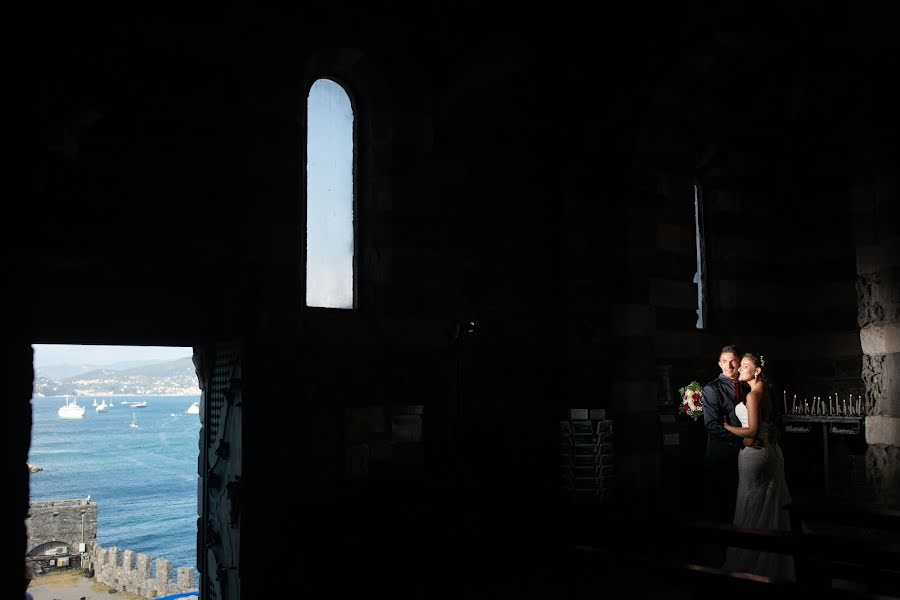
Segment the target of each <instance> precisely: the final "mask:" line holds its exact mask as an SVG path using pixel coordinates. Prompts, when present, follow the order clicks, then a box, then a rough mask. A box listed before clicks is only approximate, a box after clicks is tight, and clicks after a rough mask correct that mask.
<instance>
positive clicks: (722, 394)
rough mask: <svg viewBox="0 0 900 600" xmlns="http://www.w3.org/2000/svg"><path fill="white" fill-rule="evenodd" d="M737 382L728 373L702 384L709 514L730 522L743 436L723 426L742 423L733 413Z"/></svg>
mask: <svg viewBox="0 0 900 600" xmlns="http://www.w3.org/2000/svg"><path fill="white" fill-rule="evenodd" d="M736 403H737V400H736V399H735V388H734V382H732V380H731V379H729V378H728V377H726V376H725V375H719V377H718V378H716V379H714V380H713V381H710V382H709V383H707V384H706V385H705V386H703V423H704V425H706V455H705V457H704V471H705V475H706V501H707V507H706V510H707V512H706V514H707V517H708V518H709V519H710V520H714V521H720V522H723V523H731V522H732V521H733V519H734V503H735V496H736V495H737V485H738V467H737V457H738V453H739V452H740V451H741V448H743V447H744V440H743V438H741V437H740V436H737V435H735V434H733V433H731V432H730V431H728V430H726V429H725V428H724V427H722V424H723V423H727V424H729V425H733V426H736V427H740V425H741V422H740V420H739V419H738V418H737V417H736V416H735V414H734V405H735V404H736Z"/></svg>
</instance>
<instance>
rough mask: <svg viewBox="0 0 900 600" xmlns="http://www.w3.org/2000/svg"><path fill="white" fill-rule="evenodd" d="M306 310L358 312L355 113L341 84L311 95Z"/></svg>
mask: <svg viewBox="0 0 900 600" xmlns="http://www.w3.org/2000/svg"><path fill="white" fill-rule="evenodd" d="M308 110H309V119H308V122H307V135H308V138H307V146H306V185H307V190H306V194H307V205H306V236H307V237H306V252H307V254H306V304H307V306H327V307H329V308H353V107H352V105H351V104H350V98H349V96H347V92H345V91H344V88H342V87H341V86H340V85H339V84H337V83H335V82H334V81H331V80H330V79H319V80H318V81H316V82H315V83H314V84H313V85H312V88H311V89H310V91H309V99H308Z"/></svg>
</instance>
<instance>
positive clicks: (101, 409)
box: [94, 398, 111, 413]
mask: <svg viewBox="0 0 900 600" xmlns="http://www.w3.org/2000/svg"><path fill="white" fill-rule="evenodd" d="M94 406H96V407H97V412H98V413H102V412H106V409H107V408H109V407H110V406H111V405H108V404H107V403H106V399H105V398H104V399H103V402H101V403H100V404H97V403H96V401H95V402H94Z"/></svg>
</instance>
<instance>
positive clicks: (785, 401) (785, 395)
mask: <svg viewBox="0 0 900 600" xmlns="http://www.w3.org/2000/svg"><path fill="white" fill-rule="evenodd" d="M781 393H782V394H784V398H783V400H782V403H783V404H784V414H787V390H781Z"/></svg>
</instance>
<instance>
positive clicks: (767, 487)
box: [724, 402, 794, 580]
mask: <svg viewBox="0 0 900 600" xmlns="http://www.w3.org/2000/svg"><path fill="white" fill-rule="evenodd" d="M734 414H735V415H736V416H737V418H738V419H740V420H741V426H743V427H749V425H750V424H749V418H748V416H747V405H746V404H744V403H743V402H741V403H739V404H737V405H736V406H735V407H734ZM757 437H758V438H761V439H763V440H764V443H765V446H764V447H762V448H748V447H745V448H744V449H742V450H741V451H740V453H739V454H738V477H739V480H738V489H737V502H736V504H735V510H734V524H735V526H736V527H744V528H750V529H777V530H781V531H788V530H789V529H790V519H789V515H788V511H786V510H784V508H783V507H784V506H785V505H786V504H788V503H789V502H790V501H791V494H790V492H788V487H787V482H785V480H784V457H783V456H782V454H781V447H780V446H778V444H777V443H776V442H775V424H774V423H765V422H764V423H760V424H759V431H758V432H757ZM724 568H725V569H727V570H729V571H740V572H744V573H755V574H756V575H765V576H767V577H776V578H779V579H791V580H793V579H794V559H793V557H792V556H790V555H788V554H776V553H768V552H759V551H758V550H750V549H747V548H728V553H727V559H726V561H725V565H724Z"/></svg>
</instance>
